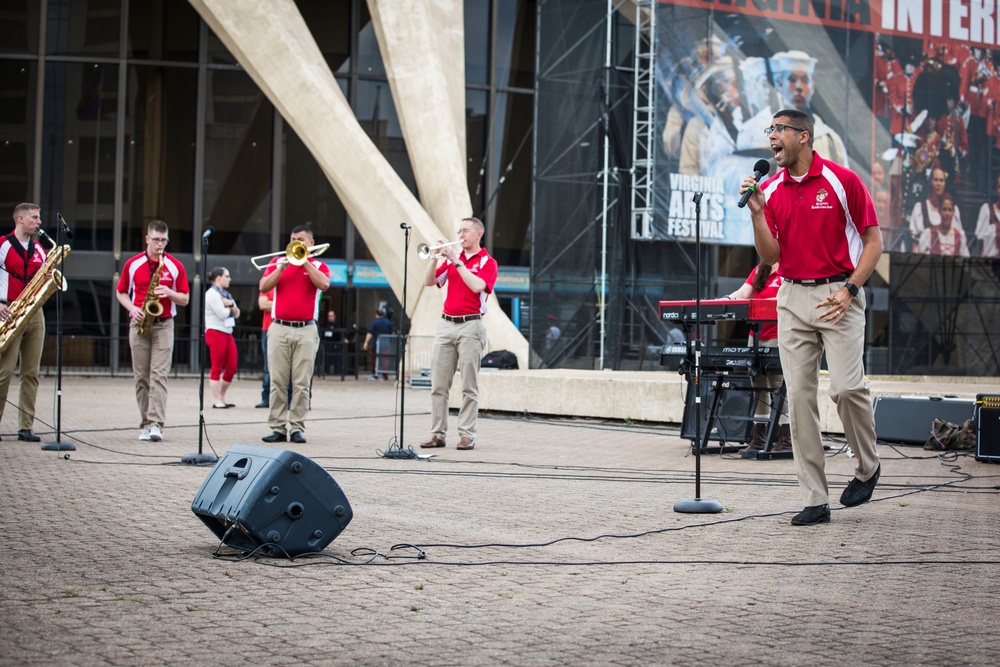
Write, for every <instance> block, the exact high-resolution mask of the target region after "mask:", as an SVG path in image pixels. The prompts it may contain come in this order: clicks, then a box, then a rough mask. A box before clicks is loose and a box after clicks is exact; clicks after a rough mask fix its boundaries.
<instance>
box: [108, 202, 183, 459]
mask: <svg viewBox="0 0 1000 667" xmlns="http://www.w3.org/2000/svg"><path fill="white" fill-rule="evenodd" d="M169 240H170V235H169V230H168V228H167V223H165V222H163V221H162V220H153V221H152V222H150V223H149V225H148V226H147V228H146V250H145V251H143V252H141V253H139V254H138V255H136V256H135V257H132V258H130V259H129V260H128V261H126V262H125V266H124V267H122V273H121V277H120V278H119V279H118V288H117V294H116V296H117V297H118V301H119V303H121V305H122V307H123V308H124V309H125V310H126V311H128V317H129V330H128V344H129V347H131V348H132V376H133V377H134V378H135V400H136V403H137V404H138V406H139V421H140V426H139V427H140V429H141V430H140V431H139V440H143V441H146V440H152V441H153V442H159V441H161V440H163V423H164V421H165V419H166V413H167V375H169V374H170V364H171V362H172V361H173V356H174V317H175V316H176V315H177V306H186V305H188V301H189V300H190V299H191V294H190V292H191V290H190V288H189V287H188V279H187V272H186V271H185V270H184V265H183V264H181V263H180V262H179V261H178V260H177V259H176V258H174V257H173V256H172V255H170V254H169V253H168V252H167V242H168V241H169ZM151 285H153V289H152V294H150V286H151ZM150 313H158V314H157V315H155V316H150ZM147 317H150V318H151V319H152V321H151V322H146V324H147V325H148V327H147V329H148V330H147V331H146V335H142V334H141V333H140V332H139V330H138V327H139V326H140V325H142V324H143V323H144V321H146V319H147Z"/></svg>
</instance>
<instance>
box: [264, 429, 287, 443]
mask: <svg viewBox="0 0 1000 667" xmlns="http://www.w3.org/2000/svg"><path fill="white" fill-rule="evenodd" d="M261 440H263V441H264V442H285V434H284V433H281V432H280V431H271V435H265V436H264V437H263V438H261Z"/></svg>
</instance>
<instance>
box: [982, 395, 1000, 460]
mask: <svg viewBox="0 0 1000 667" xmlns="http://www.w3.org/2000/svg"><path fill="white" fill-rule="evenodd" d="M976 460H977V461H989V462H992V463H1000V395H996V394H978V395H977V396H976Z"/></svg>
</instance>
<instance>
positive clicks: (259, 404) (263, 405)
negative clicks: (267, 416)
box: [254, 401, 271, 408]
mask: <svg viewBox="0 0 1000 667" xmlns="http://www.w3.org/2000/svg"><path fill="white" fill-rule="evenodd" d="M254 407H255V408H269V407H271V404H270V403H269V402H267V401H261V402H260V403H258V404H257V405H255V406H254Z"/></svg>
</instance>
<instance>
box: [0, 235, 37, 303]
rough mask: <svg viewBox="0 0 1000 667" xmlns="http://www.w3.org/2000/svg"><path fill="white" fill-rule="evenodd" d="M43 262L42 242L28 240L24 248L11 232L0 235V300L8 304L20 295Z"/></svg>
mask: <svg viewBox="0 0 1000 667" xmlns="http://www.w3.org/2000/svg"><path fill="white" fill-rule="evenodd" d="M29 253H30V254H29ZM44 262H45V248H43V247H42V244H40V243H38V242H36V241H29V242H28V247H27V248H25V247H24V246H23V245H21V242H20V241H18V240H17V237H16V236H14V234H13V233H10V234H8V235H7V236H4V237H0V301H5V302H7V303H8V304H9V303H11V302H13V301H14V299H16V298H17V297H19V296H21V292H23V291H24V288H25V287H26V286H27V284H28V283H29V282H31V279H32V278H34V277H35V274H36V273H38V269H39V268H41V266H42V264H43V263H44Z"/></svg>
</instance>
